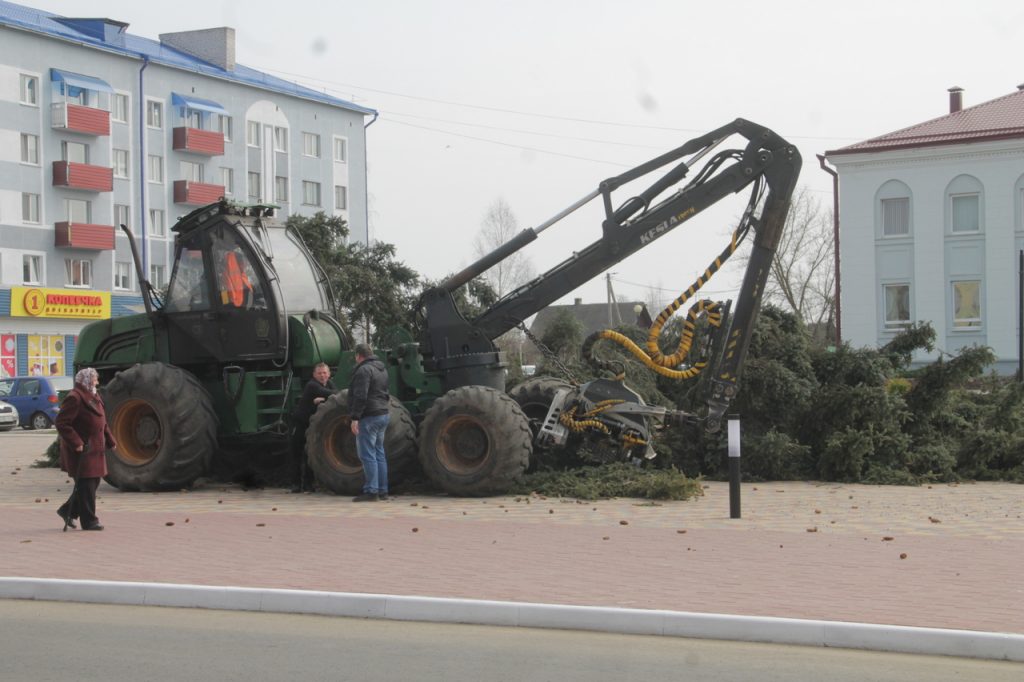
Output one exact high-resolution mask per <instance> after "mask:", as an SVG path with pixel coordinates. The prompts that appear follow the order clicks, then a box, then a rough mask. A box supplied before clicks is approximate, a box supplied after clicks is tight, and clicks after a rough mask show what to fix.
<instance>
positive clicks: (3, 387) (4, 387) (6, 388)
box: [0, 379, 14, 398]
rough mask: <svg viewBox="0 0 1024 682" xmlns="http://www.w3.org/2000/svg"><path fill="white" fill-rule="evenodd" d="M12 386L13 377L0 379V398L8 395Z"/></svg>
mask: <svg viewBox="0 0 1024 682" xmlns="http://www.w3.org/2000/svg"><path fill="white" fill-rule="evenodd" d="M13 388H14V379H4V380H2V381H0V398H3V397H5V396H9V395H10V394H11V389H13Z"/></svg>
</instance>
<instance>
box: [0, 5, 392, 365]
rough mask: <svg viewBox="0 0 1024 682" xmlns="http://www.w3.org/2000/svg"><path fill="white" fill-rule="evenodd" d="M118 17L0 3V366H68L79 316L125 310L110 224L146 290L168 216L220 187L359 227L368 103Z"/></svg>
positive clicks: (169, 243) (362, 226)
mask: <svg viewBox="0 0 1024 682" xmlns="http://www.w3.org/2000/svg"><path fill="white" fill-rule="evenodd" d="M140 11H141V10H140ZM127 28H128V24H127V23H125V22H122V21H115V20H112V19H99V18H72V17H63V16H59V15H56V14H52V13H50V12H45V11H40V10H36V9H33V8H30V7H25V6H23V5H16V4H13V3H9V2H3V1H0V373H2V374H3V375H4V376H10V375H24V374H31V373H40V374H67V373H70V372H71V361H72V357H73V355H74V345H75V338H76V336H77V334H78V332H79V331H80V330H81V328H82V326H84V325H85V324H86V323H87V322H89V321H92V320H97V319H104V318H108V317H111V316H118V315H123V314H129V313H133V312H138V311H141V297H140V294H139V282H138V279H139V277H138V275H137V273H136V268H135V265H134V263H133V259H132V255H131V250H130V247H129V242H128V239H127V238H126V237H125V236H124V234H123V232H122V231H121V230H120V229H119V228H118V227H117V226H119V225H122V224H123V225H127V226H129V227H130V228H131V229H132V231H133V232H134V233H135V235H136V238H137V241H138V245H139V249H140V255H141V260H142V262H143V272H144V275H145V277H146V278H147V279H148V280H149V281H150V283H151V284H153V286H154V287H157V288H160V287H162V286H165V285H166V284H167V281H168V279H169V277H170V275H171V272H170V268H171V265H172V263H173V234H172V233H171V231H170V228H171V227H172V226H173V225H174V223H175V221H176V219H177V218H178V217H179V216H182V215H184V214H186V213H188V212H190V211H191V210H193V209H195V208H196V207H197V206H201V205H203V204H206V203H210V202H213V201H216V200H218V199H219V198H220V197H222V196H223V197H227V198H229V199H232V200H235V201H239V202H242V203H273V204H277V205H278V206H280V210H279V212H278V214H279V215H280V216H281V217H282V218H284V217H287V216H288V215H291V214H302V215H312V214H314V213H316V212H318V211H325V212H327V213H328V214H333V215H337V216H341V217H343V218H344V219H345V220H347V221H348V224H349V228H350V230H351V238H352V239H355V240H357V241H363V242H365V241H366V239H367V206H366V194H367V193H366V134H365V129H366V126H367V125H369V123H372V121H373V120H374V119H372V118H368V117H374V118H375V117H376V112H375V111H374V110H373V109H369V108H366V107H361V106H358V105H356V104H353V103H351V102H346V101H344V100H340V99H336V98H333V97H330V96H327V95H325V94H323V93H320V92H317V91H315V90H311V89H308V88H304V87H301V86H298V85H296V84H294V83H290V82H288V81H285V80H283V79H280V78H277V77H275V76H272V75H270V74H267V73H263V72H260V71H256V70H254V69H250V68H248V67H245V66H243V65H241V64H238V63H236V62H235V33H234V30H233V29H231V28H228V27H219V28H210V29H204V30H196V31H186V32H179V33H168V34H162V35H160V37H159V40H152V39H148V38H142V37H138V36H134V35H132V34H130V33H128V32H127Z"/></svg>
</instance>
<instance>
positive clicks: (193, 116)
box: [185, 109, 203, 130]
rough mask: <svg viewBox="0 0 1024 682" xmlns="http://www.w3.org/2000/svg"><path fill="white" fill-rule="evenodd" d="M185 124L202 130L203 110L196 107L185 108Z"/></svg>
mask: <svg viewBox="0 0 1024 682" xmlns="http://www.w3.org/2000/svg"><path fill="white" fill-rule="evenodd" d="M185 125H186V127H188V128H195V129H197V130H202V128H203V112H201V111H197V110H196V109H185Z"/></svg>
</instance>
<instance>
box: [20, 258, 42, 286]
mask: <svg viewBox="0 0 1024 682" xmlns="http://www.w3.org/2000/svg"><path fill="white" fill-rule="evenodd" d="M21 270H22V274H21V279H22V283H23V284H42V283H43V279H42V277H43V257H42V256H29V255H25V256H22V257H21Z"/></svg>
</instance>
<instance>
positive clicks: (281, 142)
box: [274, 128, 288, 152]
mask: <svg viewBox="0 0 1024 682" xmlns="http://www.w3.org/2000/svg"><path fill="white" fill-rule="evenodd" d="M274 151H275V152H286V151H288V129H287V128H274Z"/></svg>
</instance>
